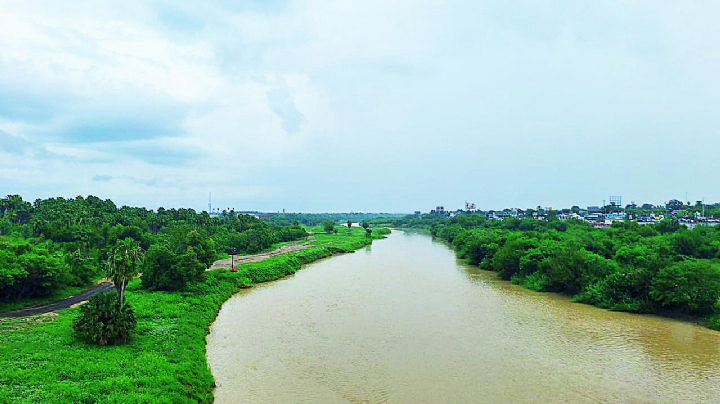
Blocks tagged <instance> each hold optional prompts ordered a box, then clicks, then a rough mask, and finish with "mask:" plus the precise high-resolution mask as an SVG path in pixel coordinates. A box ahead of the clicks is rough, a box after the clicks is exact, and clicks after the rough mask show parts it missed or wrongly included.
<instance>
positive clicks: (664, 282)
mask: <svg viewBox="0 0 720 404" xmlns="http://www.w3.org/2000/svg"><path fill="white" fill-rule="evenodd" d="M650 297H651V298H652V299H654V300H655V301H657V302H658V303H660V304H661V305H662V306H663V307H669V308H677V309H682V310H687V311H689V312H691V313H695V314H709V313H712V312H713V310H714V308H715V305H716V304H717V302H718V299H719V298H720V271H719V270H717V269H716V268H714V267H712V266H711V265H710V263H709V262H708V261H706V260H689V261H682V262H678V263H676V264H675V265H672V266H669V267H665V268H662V269H660V270H659V271H658V273H657V274H656V275H655V277H654V278H653V281H652V285H651V287H650Z"/></svg>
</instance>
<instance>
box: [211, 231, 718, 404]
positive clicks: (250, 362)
mask: <svg viewBox="0 0 720 404" xmlns="http://www.w3.org/2000/svg"><path fill="white" fill-rule="evenodd" d="M207 339H208V347H207V356H208V363H209V365H210V368H211V370H212V373H213V375H214V376H215V379H216V381H217V389H216V391H215V396H216V402H217V403H239V402H247V403H257V402H265V403H299V402H310V403H326V402H327V403H342V402H350V403H363V402H371V403H373V402H398V403H422V402H492V403H497V402H527V403H531V402H546V403H556V402H557V403H560V402H573V403H576V402H587V403H596V402H625V403H646V402H647V403H650V402H667V403H677V402H688V403H697V402H720V333H717V332H715V331H711V330H708V329H705V328H702V327H700V326H697V325H693V324H688V323H683V322H680V321H676V320H670V319H663V318H659V317H654V316H642V315H633V314H628V313H614V312H608V311H604V310H600V309H597V308H594V307H591V306H586V305H582V304H576V303H572V302H570V301H569V300H568V299H567V298H564V297H562V296H558V295H554V294H544V293H537V292H532V291H528V290H525V289H522V288H520V287H518V286H515V285H511V284H509V283H507V282H504V281H500V280H498V279H497V277H496V276H495V274H493V273H489V272H484V271H477V270H476V269H473V268H469V267H467V266H465V265H464V264H462V263H461V262H458V261H457V260H456V259H455V256H454V253H453V252H452V251H451V250H450V249H449V248H448V247H446V246H445V245H443V244H442V243H439V242H436V241H433V240H432V239H431V238H430V237H429V236H426V235H421V234H408V233H403V232H394V233H393V234H392V235H391V236H390V237H389V238H388V239H386V240H382V241H375V242H374V244H373V245H372V246H371V247H367V248H365V249H363V250H359V251H357V252H356V253H355V254H347V255H343V256H338V257H333V258H330V259H327V260H324V261H321V262H318V263H315V264H312V265H309V266H307V267H306V268H304V269H303V270H301V271H300V272H298V273H297V274H296V275H294V276H291V277H288V278H285V279H282V280H279V281H276V282H272V283H267V284H263V285H259V286H256V287H254V288H252V289H248V290H245V291H242V292H240V293H238V294H237V295H235V296H234V297H232V298H231V299H230V300H228V301H227V302H226V303H225V305H224V306H223V308H222V309H221V311H220V313H219V315H218V318H217V320H216V321H215V323H214V324H213V326H212V328H211V331H210V334H209V335H208V338H207Z"/></svg>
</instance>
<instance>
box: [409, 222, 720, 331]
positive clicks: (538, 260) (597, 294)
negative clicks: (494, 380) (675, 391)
mask: <svg viewBox="0 0 720 404" xmlns="http://www.w3.org/2000/svg"><path fill="white" fill-rule="evenodd" d="M395 224H396V225H410V226H415V227H426V228H429V229H430V231H431V233H432V234H433V235H434V236H437V237H440V238H442V239H443V240H445V241H447V242H448V243H450V244H451V245H452V247H453V248H454V249H455V250H456V252H457V255H458V257H459V258H462V259H465V260H466V261H467V263H469V264H471V265H477V266H479V267H480V268H482V269H487V270H492V271H496V272H498V273H499V275H500V276H501V277H502V278H503V279H506V280H510V281H512V282H514V283H517V284H520V285H523V286H525V287H527V288H530V289H534V290H538V291H550V292H558V293H564V294H567V295H571V296H573V297H574V299H575V300H576V301H578V302H583V303H589V304H593V305H596V306H598V307H601V308H606V309H611V310H620V311H630V312H638V313H661V314H668V315H678V314H680V315H687V316H693V317H696V318H700V317H705V318H707V319H708V320H709V322H708V325H709V326H710V327H712V328H720V321H719V317H718V312H719V311H720V306H719V303H718V299H719V298H720V226H718V227H696V228H694V229H692V230H689V229H687V228H686V227H685V226H682V225H680V224H678V222H677V221H673V220H665V221H662V222H660V223H658V224H656V225H640V224H638V223H635V222H629V221H626V222H617V223H615V224H613V225H612V227H610V228H605V229H595V228H593V227H592V226H590V225H589V224H587V223H585V222H583V221H579V220H575V219H569V220H567V221H559V220H557V219H554V220H549V221H538V220H533V219H522V220H521V219H515V218H508V219H504V220H501V221H499V220H490V219H487V218H485V217H484V216H480V215H471V214H461V215H458V216H455V217H453V218H446V217H440V216H438V215H425V216H422V217H419V216H408V217H407V219H406V220H396V223H395Z"/></svg>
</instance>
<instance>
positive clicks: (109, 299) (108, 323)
mask: <svg viewBox="0 0 720 404" xmlns="http://www.w3.org/2000/svg"><path fill="white" fill-rule="evenodd" d="M136 326H137V320H136V319H135V313H134V312H133V309H132V307H130V305H129V304H125V305H121V304H120V301H119V299H118V295H117V292H115V291H111V292H107V293H100V294H97V295H95V296H93V297H91V298H90V300H89V301H88V302H87V304H84V305H82V306H80V315H79V316H78V317H77V318H75V320H73V325H72V327H73V329H74V330H75V332H77V333H78V334H80V335H81V336H82V337H84V338H87V339H89V340H90V341H93V342H97V343H99V344H100V345H106V344H107V343H108V342H115V343H116V344H121V343H124V342H126V341H127V338H128V337H129V336H130V330H132V329H134V328H135V327H136Z"/></svg>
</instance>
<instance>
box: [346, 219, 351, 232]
mask: <svg viewBox="0 0 720 404" xmlns="http://www.w3.org/2000/svg"><path fill="white" fill-rule="evenodd" d="M347 227H348V231H350V228H351V227H352V220H348V221H347Z"/></svg>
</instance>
